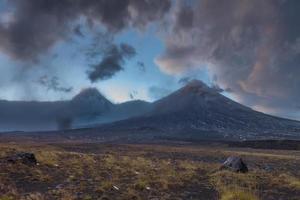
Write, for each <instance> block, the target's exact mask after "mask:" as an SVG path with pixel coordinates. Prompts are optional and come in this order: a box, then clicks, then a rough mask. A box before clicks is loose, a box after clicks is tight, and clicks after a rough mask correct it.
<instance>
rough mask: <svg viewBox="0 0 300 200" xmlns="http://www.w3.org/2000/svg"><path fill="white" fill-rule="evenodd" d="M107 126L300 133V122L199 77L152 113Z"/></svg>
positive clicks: (173, 132)
mask: <svg viewBox="0 0 300 200" xmlns="http://www.w3.org/2000/svg"><path fill="white" fill-rule="evenodd" d="M105 127H106V128H108V127H109V128H112V129H116V130H122V129H123V130H131V131H139V130H143V132H145V131H146V132H153V133H154V132H159V133H162V134H163V135H166V136H172V137H173V136H174V137H188V138H190V137H191V138H194V137H197V138H198V137H199V138H203V137H204V138H210V137H214V138H222V139H224V138H235V139H252V138H255V139H257V138H273V137H274V138H277V137H299V136H300V122H298V121H294V120H288V119H283V118H279V117H274V116H271V115H267V114H264V113H261V112H257V111H255V110H252V109H251V108H249V107H246V106H243V105H241V104H239V103H237V102H235V101H233V100H231V99H229V98H227V97H225V96H224V95H222V94H220V93H219V92H218V91H217V90H215V89H213V88H210V87H208V86H207V85H206V84H204V83H203V82H202V81H199V80H193V81H191V82H190V83H188V84H187V85H186V86H184V87H183V88H181V89H179V90H178V91H175V92H174V93H172V94H170V95H169V96H166V97H164V98H162V99H160V100H158V101H156V102H153V103H152V104H151V109H150V111H149V112H147V113H144V114H143V115H141V116H139V117H135V118H131V119H127V120H123V121H119V122H115V123H113V124H110V125H106V126H105Z"/></svg>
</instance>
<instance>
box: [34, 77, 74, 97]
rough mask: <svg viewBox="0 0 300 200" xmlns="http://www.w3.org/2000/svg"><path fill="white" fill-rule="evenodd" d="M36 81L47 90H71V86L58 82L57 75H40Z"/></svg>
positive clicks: (66, 91)
mask: <svg viewBox="0 0 300 200" xmlns="http://www.w3.org/2000/svg"><path fill="white" fill-rule="evenodd" d="M37 83H38V84H40V85H41V86H43V87H45V88H46V89H47V90H53V91H55V92H65V93H68V92H71V91H72V90H73V87H63V86H61V83H60V82H59V78H58V77H57V76H53V77H49V76H47V75H44V76H41V77H40V78H39V79H38V80H37Z"/></svg>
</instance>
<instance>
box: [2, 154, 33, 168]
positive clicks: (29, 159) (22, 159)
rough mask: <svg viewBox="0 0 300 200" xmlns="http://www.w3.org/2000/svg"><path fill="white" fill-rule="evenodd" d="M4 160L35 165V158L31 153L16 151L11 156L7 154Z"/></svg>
mask: <svg viewBox="0 0 300 200" xmlns="http://www.w3.org/2000/svg"><path fill="white" fill-rule="evenodd" d="M6 161H7V162H9V163H23V164H25V165H36V164H37V160H36V158H35V155H34V154H33V153H17V154H15V155H12V156H8V157H7V158H6Z"/></svg>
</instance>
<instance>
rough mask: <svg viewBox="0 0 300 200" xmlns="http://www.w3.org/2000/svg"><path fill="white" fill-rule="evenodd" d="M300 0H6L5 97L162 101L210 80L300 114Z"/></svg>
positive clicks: (268, 107)
mask: <svg viewBox="0 0 300 200" xmlns="http://www.w3.org/2000/svg"><path fill="white" fill-rule="evenodd" d="M299 10H300V1H298V0H264V1H261V0H252V1H248V0H163V1H162V0H152V1H148V0H122V1H119V0H103V1H98V0H89V1H86V0H51V1H50V0H0V99H6V100H26V101H31V100H34V101H56V100H68V99H71V98H72V97H73V96H74V95H76V94H77V93H79V92H80V91H81V90H82V89H85V88H88V87H95V88H97V89H98V90H99V91H100V92H101V93H102V94H103V95H104V96H105V97H107V98H108V99H109V100H111V101H112V102H114V103H121V102H124V101H128V100H136V99H141V100H146V101H154V100H157V99H159V98H161V97H163V96H166V95H168V94H169V93H171V92H173V91H175V90H176V89H178V88H180V87H182V86H183V85H184V84H186V83H187V82H188V81H190V80H192V79H200V80H202V81H204V82H205V83H207V84H208V85H209V86H211V87H217V88H218V89H219V90H220V92H222V93H223V94H224V95H226V96H227V97H229V98H232V99H233V100H235V101H238V102H239V103H242V104H244V105H247V106H249V107H251V108H253V109H255V110H258V111H262V112H265V113H269V114H273V115H277V116H281V117H287V118H292V119H298V120H300V103H299V102H300V89H299V86H300V20H299V18H300V16H299V15H300V12H299Z"/></svg>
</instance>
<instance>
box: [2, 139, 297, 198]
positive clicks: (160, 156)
mask: <svg viewBox="0 0 300 200" xmlns="http://www.w3.org/2000/svg"><path fill="white" fill-rule="evenodd" d="M17 152H32V153H34V154H35V155H36V158H37V160H38V165H35V166H27V165H24V164H21V163H17V164H12V163H6V162H0V200H13V199H37V200H39V199H49V200H52V199H67V200H69V199H70V200H71V199H85V200H91V199H102V200H108V199H111V200H118V199H120V200H121V199H122V200H126V199H132V200H139V199H151V200H162V199H170V200H177V199H178V200H179V199H195V200H201V199H203V200H210V199H212V200H213V199H222V200H256V199H262V200H281V199H282V200H299V199H300V170H299V168H300V167H299V166H300V151H286V150H252V149H246V148H228V147H226V146H222V147H221V146H219V145H216V146H214V145H213V144H211V145H209V146H208V145H207V146H206V145H193V146H192V145H188V144H184V145H183V144H180V145H179V144H173V145H142V144H127V145H125V144H122V145H121V144H94V143H81V144H80V143H64V144H59V143H52V144H37V143H26V144H19V143H18V144H16V143H10V144H4V143H3V144H0V157H1V158H4V157H5V156H8V155H12V154H15V153H17ZM230 155H239V156H241V157H242V158H243V159H244V160H245V161H246V163H247V164H248V167H249V170H250V171H249V173H247V174H239V173H233V172H229V171H220V170H218V169H219V167H220V164H221V163H222V162H223V161H224V160H225V159H226V157H228V156H230Z"/></svg>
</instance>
